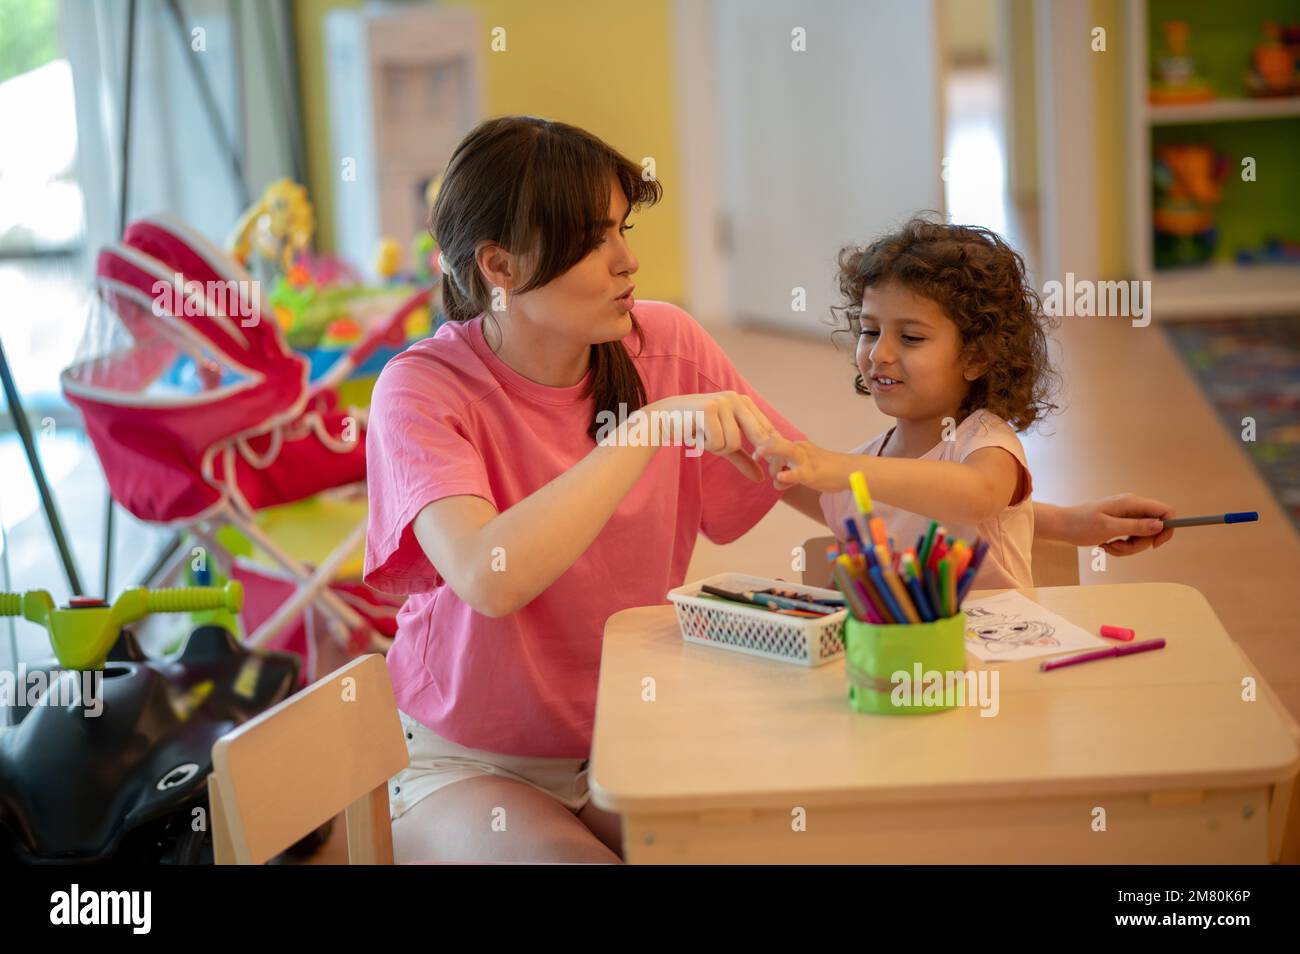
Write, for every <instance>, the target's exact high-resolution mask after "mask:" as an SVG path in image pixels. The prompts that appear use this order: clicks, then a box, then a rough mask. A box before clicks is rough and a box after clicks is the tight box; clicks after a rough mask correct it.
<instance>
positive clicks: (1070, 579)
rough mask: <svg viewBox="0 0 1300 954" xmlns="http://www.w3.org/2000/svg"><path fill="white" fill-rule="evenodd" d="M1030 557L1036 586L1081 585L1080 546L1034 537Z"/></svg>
mask: <svg viewBox="0 0 1300 954" xmlns="http://www.w3.org/2000/svg"><path fill="white" fill-rule="evenodd" d="M1030 559H1031V560H1032V566H1033V573H1034V586H1078V585H1079V548H1078V547H1076V546H1074V545H1073V544H1070V543H1061V542H1059V541H1057V540H1044V539H1043V538H1042V537H1034V545H1033V549H1032V550H1031V551H1030Z"/></svg>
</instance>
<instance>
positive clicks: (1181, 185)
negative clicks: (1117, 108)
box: [1152, 145, 1228, 268]
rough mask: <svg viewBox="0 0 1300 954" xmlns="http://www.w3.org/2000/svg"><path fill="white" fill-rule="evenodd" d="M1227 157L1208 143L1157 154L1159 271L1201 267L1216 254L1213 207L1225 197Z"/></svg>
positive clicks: (1155, 215)
mask: <svg viewBox="0 0 1300 954" xmlns="http://www.w3.org/2000/svg"><path fill="white" fill-rule="evenodd" d="M1227 173H1228V159H1227V156H1224V155H1221V154H1219V153H1216V152H1215V151H1214V149H1213V147H1211V146H1206V145H1170V146H1161V147H1160V148H1158V149H1157V150H1156V159H1155V169H1154V171H1153V173H1152V182H1153V183H1154V185H1155V189H1156V200H1155V208H1154V210H1153V213H1152V225H1153V226H1154V229H1155V264H1156V267H1157V268H1171V267H1176V266H1179V265H1197V264H1201V263H1203V262H1206V261H1208V260H1209V259H1210V257H1211V256H1212V255H1213V254H1214V249H1215V247H1216V245H1217V244H1218V239H1219V232H1218V228H1217V226H1216V224H1215V219H1214V212H1213V211H1212V206H1214V205H1216V204H1217V203H1218V202H1219V201H1220V199H1221V198H1222V190H1221V189H1220V185H1221V183H1222V182H1223V180H1224V177H1225V176H1226V175H1227Z"/></svg>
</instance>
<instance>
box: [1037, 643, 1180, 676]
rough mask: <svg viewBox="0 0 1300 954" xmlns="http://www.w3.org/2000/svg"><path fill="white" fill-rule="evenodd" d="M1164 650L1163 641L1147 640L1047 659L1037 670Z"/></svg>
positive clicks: (1047, 670)
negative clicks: (1063, 657) (1062, 657)
mask: <svg viewBox="0 0 1300 954" xmlns="http://www.w3.org/2000/svg"><path fill="white" fill-rule="evenodd" d="M1164 648H1165V641H1164V640H1163V639H1148V640H1145V641H1143V642H1140V643H1128V644H1126V645H1124V646H1111V647H1110V648H1109V649H1097V650H1094V651H1092V652H1090V653H1080V654H1079V655H1077V656H1069V657H1067V658H1065V659H1049V660H1048V661H1047V662H1045V663H1043V664H1042V665H1041V666H1039V667H1038V668H1039V669H1041V670H1042V671H1043V672H1050V671H1051V670H1053V669H1062V668H1064V667H1066V666H1076V665H1078V664H1079V663H1086V662H1092V661H1093V660H1095V659H1109V658H1111V657H1112V656H1132V655H1133V654H1134V653H1146V652H1150V651H1151V650H1153V649H1164Z"/></svg>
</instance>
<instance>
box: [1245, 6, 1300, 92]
mask: <svg viewBox="0 0 1300 954" xmlns="http://www.w3.org/2000/svg"><path fill="white" fill-rule="evenodd" d="M1250 67H1251V68H1250V70H1249V71H1247V73H1246V79H1245V82H1246V92H1248V93H1249V94H1250V95H1251V96H1261V97H1265V96H1291V95H1293V94H1294V93H1295V92H1296V91H1297V90H1300V76H1297V75H1296V54H1295V50H1294V48H1293V47H1291V46H1288V45H1287V44H1285V43H1283V41H1282V29H1281V27H1279V26H1278V25H1277V24H1276V23H1273V22H1272V21H1267V22H1265V23H1264V40H1263V42H1262V43H1259V44H1258V45H1256V47H1255V49H1254V50H1253V51H1252V52H1251V56H1250Z"/></svg>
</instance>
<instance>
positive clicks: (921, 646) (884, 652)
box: [844, 612, 966, 715]
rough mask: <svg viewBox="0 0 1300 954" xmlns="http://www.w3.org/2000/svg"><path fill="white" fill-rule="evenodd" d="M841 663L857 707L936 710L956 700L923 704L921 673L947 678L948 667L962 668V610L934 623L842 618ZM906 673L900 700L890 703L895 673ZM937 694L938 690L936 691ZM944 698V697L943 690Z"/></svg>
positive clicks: (882, 710)
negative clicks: (918, 675)
mask: <svg viewBox="0 0 1300 954" xmlns="http://www.w3.org/2000/svg"><path fill="white" fill-rule="evenodd" d="M844 649H845V664H846V665H845V668H846V672H847V673H848V678H849V705H850V706H852V707H853V709H854V710H856V711H857V712H874V713H877V714H879V715H916V714H919V713H923V712H940V711H942V710H944V709H952V708H955V707H956V706H955V705H947V704H939V705H933V704H931V705H923V704H920V703H919V702H918V703H914V702H913V700H914V699H917V700H919V699H920V697H921V693H922V690H923V688H924V684H922V685H916V684H915V673H916V666H917V664H918V663H919V664H920V666H921V673H922V675H923V678H924V674H926V673H930V672H938V673H941V674H942V675H943V679H944V681H945V683H946V681H947V674H948V673H949V672H962V671H964V670H965V669H966V614H965V613H961V612H958V613H957V614H956V615H955V616H949V617H948V618H947V619H940V620H936V621H934V622H933V623H896V624H890V625H884V626H878V625H876V624H874V623H866V622H863V621H862V620H859V619H854V618H853V617H852V616H850V617H849V618H848V619H847V620H845V623H844ZM897 672H905V673H907V676H908V680H909V682H907V683H905V684H904V685H905V686H906V687H907V689H906V692H905V694H904V701H903V704H901V705H895V702H894V698H893V694H894V692H895V687H896V683H895V682H894V681H893V680H894V673H897ZM941 695H942V694H941ZM943 699H945V700H946V699H947V696H946V695H943Z"/></svg>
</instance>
